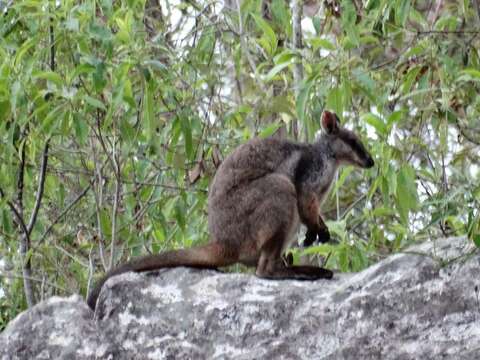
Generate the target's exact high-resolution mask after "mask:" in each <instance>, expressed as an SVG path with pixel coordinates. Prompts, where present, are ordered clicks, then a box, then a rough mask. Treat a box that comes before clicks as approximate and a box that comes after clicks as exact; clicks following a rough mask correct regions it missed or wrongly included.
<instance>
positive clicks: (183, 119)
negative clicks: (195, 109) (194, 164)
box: [179, 113, 194, 159]
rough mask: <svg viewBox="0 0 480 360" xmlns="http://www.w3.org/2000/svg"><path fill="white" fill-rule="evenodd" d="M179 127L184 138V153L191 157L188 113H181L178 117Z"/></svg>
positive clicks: (191, 144)
mask: <svg viewBox="0 0 480 360" xmlns="http://www.w3.org/2000/svg"><path fill="white" fill-rule="evenodd" d="M179 120H180V127H181V129H182V133H183V139H184V140H185V153H186V154H187V157H188V158H189V159H193V156H194V154H193V141H192V126H191V122H190V119H189V118H188V115H187V114H185V113H183V114H181V115H180V117H179Z"/></svg>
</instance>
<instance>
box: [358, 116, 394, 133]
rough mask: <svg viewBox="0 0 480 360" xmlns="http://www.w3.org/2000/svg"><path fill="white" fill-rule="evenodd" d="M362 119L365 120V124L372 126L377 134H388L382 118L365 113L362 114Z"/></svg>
mask: <svg viewBox="0 0 480 360" xmlns="http://www.w3.org/2000/svg"><path fill="white" fill-rule="evenodd" d="M362 120H363V121H365V122H366V123H367V124H369V125H371V126H373V127H374V128H375V131H376V132H377V134H379V135H381V136H386V135H388V130H387V126H386V125H385V123H384V122H383V120H382V119H381V118H379V117H378V116H377V115H375V114H372V113H367V114H364V115H362Z"/></svg>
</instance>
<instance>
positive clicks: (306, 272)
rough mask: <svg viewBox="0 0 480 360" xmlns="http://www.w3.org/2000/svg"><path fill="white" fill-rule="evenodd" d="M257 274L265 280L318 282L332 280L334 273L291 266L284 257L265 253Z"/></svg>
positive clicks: (316, 268) (311, 267)
mask: <svg viewBox="0 0 480 360" xmlns="http://www.w3.org/2000/svg"><path fill="white" fill-rule="evenodd" d="M255 274H256V275H257V276H258V277H261V278H264V279H278V280H280V279H292V280H318V279H331V278H332V277H333V272H332V271H330V270H327V269H324V268H321V267H317V266H289V265H288V264H286V263H285V259H284V256H278V257H276V256H275V255H274V254H270V253H269V252H266V251H264V252H263V253H262V255H261V256H260V259H259V261H258V264H257V270H256V272H255Z"/></svg>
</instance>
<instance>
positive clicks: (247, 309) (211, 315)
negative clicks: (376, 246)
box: [0, 238, 480, 360]
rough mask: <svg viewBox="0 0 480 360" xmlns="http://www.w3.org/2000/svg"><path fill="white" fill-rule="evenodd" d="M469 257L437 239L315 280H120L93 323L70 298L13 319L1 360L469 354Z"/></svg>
mask: <svg viewBox="0 0 480 360" xmlns="http://www.w3.org/2000/svg"><path fill="white" fill-rule="evenodd" d="M472 250H473V245H472V244H471V243H470V242H469V241H468V240H466V239H465V238H449V239H441V240H438V241H435V242H427V243H425V244H422V245H420V246H416V247H413V248H411V249H410V251H408V252H406V253H402V254H397V255H393V256H390V257H388V258H387V259H385V260H383V261H381V262H380V263H378V264H376V265H374V266H372V267H370V268H368V269H366V270H364V271H362V272H360V273H356V274H336V275H335V277H334V279H333V280H330V281H328V280H322V281H316V282H300V281H268V280H262V279H258V278H256V277H255V276H253V275H247V274H223V273H220V272H215V271H207V270H194V269H186V268H176V269H168V270H167V269H166V270H161V271H156V272H151V273H148V274H133V273H129V274H124V275H120V276H117V277H114V278H112V279H110V280H109V281H108V282H107V283H106V284H105V286H104V288H103V290H102V293H101V295H100V298H99V303H98V306H97V309H96V311H95V316H94V314H93V312H91V311H90V309H89V308H88V307H87V306H86V304H85V303H84V301H83V299H81V298H80V297H79V296H76V295H74V296H72V297H70V298H51V299H49V300H47V301H45V302H43V303H40V304H38V305H37V306H35V307H34V308H32V309H31V310H29V311H26V312H24V313H22V314H20V315H19V316H18V317H17V318H16V319H14V320H13V321H12V322H11V323H10V324H9V325H8V327H7V328H6V329H5V331H4V332H3V333H2V334H0V359H2V360H3V359H245V360H247V359H249V360H250V359H480V303H479V301H480V299H479V297H480V294H479V288H480V254H479V252H478V250H477V251H476V252H474V253H472ZM467 253H471V255H469V256H465V254H467ZM462 255H463V256H462Z"/></svg>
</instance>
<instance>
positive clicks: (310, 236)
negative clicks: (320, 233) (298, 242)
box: [303, 229, 317, 247]
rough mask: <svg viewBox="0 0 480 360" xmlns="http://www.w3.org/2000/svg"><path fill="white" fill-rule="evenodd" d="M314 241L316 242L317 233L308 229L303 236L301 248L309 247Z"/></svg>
mask: <svg viewBox="0 0 480 360" xmlns="http://www.w3.org/2000/svg"><path fill="white" fill-rule="evenodd" d="M315 240H317V233H316V232H315V231H314V230H310V229H308V230H307V233H306V234H305V240H303V246H304V247H309V246H311V245H312V244H313V243H314V242H315Z"/></svg>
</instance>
